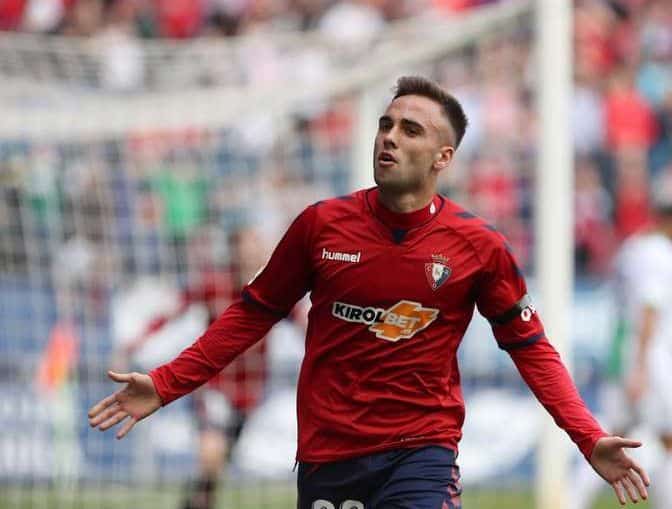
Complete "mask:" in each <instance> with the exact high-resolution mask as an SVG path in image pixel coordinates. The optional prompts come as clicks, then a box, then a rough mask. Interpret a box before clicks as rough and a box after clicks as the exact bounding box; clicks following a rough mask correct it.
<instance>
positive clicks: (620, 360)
mask: <svg viewBox="0 0 672 509" xmlns="http://www.w3.org/2000/svg"><path fill="white" fill-rule="evenodd" d="M652 196H653V209H654V210H653V215H654V217H655V219H654V220H655V224H654V225H653V227H651V228H649V229H647V230H646V231H643V232H640V233H637V234H634V235H632V236H631V237H630V238H628V239H627V240H626V241H625V242H624V243H623V245H622V246H621V248H620V249H619V251H618V253H617V255H616V259H615V264H614V265H615V267H614V269H615V280H616V285H615V290H616V297H617V304H618V312H619V319H618V322H617V328H616V334H615V339H614V341H613V345H612V350H611V354H610V358H609V365H608V376H609V382H608V383H607V385H606V387H605V390H604V394H603V395H602V399H603V400H604V401H603V406H604V410H605V422H606V425H608V426H609V427H610V428H611V429H613V430H615V431H616V432H619V433H620V432H625V431H628V430H630V429H632V428H634V426H636V425H637V424H645V425H648V426H649V427H651V428H652V430H653V431H655V432H656V433H657V434H658V436H659V438H660V441H661V443H662V446H663V450H664V453H665V454H664V456H663V461H662V463H661V465H660V467H659V468H658V471H657V472H656V473H657V475H656V476H654V477H657V479H655V480H656V483H655V485H656V489H655V490H654V491H653V493H652V497H651V502H652V504H651V505H652V507H654V508H656V509H666V508H669V507H670V501H671V500H672V396H671V395H670V390H669V389H670V387H672V371H670V366H672V186H669V188H666V186H665V185H664V182H663V185H657V186H656V187H655V188H654V190H653V192H652ZM595 491H596V487H595V486H594V485H593V484H592V483H591V482H589V481H588V479H586V478H585V476H584V475H582V476H580V477H579V479H578V491H577V492H576V495H577V496H578V498H577V500H576V502H577V504H576V508H577V509H586V508H587V507H589V505H590V502H591V500H592V498H593V496H594V492H595Z"/></svg>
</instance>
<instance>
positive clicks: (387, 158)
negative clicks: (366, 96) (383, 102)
mask: <svg viewBox="0 0 672 509" xmlns="http://www.w3.org/2000/svg"><path fill="white" fill-rule="evenodd" d="M453 139H454V138H453V132H452V129H451V127H450V124H449V122H448V120H447V119H446V117H445V116H444V114H443V112H442V110H441V106H440V105H439V104H438V103H436V102H434V101H432V100H431V99H429V98H427V97H423V96H418V95H406V96H402V97H399V98H397V99H395V100H393V101H392V102H391V103H390V105H389V106H388V107H387V110H385V113H384V114H383V116H382V117H380V119H379V121H378V134H377V135H376V141H375V146H374V151H373V168H374V179H375V181H376V184H378V186H380V187H381V188H383V189H388V190H391V191H396V192H407V191H413V190H417V189H421V188H423V187H425V186H426V185H428V184H429V182H430V180H429V179H431V178H432V177H433V176H435V175H436V174H437V173H438V171H440V169H442V168H443V167H445V166H446V165H447V164H448V163H449V162H450V159H451V157H452V154H453V152H454V149H453V148H452V147H453V142H452V140H453Z"/></svg>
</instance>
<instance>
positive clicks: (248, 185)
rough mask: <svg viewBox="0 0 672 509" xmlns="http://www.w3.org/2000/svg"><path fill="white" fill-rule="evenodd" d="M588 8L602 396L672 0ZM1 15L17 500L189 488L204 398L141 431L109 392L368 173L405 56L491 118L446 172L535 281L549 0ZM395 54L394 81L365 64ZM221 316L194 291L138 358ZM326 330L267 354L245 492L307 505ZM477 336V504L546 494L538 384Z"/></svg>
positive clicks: (637, 221) (579, 127)
mask: <svg viewBox="0 0 672 509" xmlns="http://www.w3.org/2000/svg"><path fill="white" fill-rule="evenodd" d="M573 24H574V26H573V31H574V97H573V101H572V112H571V126H572V127H571V129H572V134H573V137H574V156H575V169H574V176H575V185H574V188H575V196H574V204H575V208H574V231H575V240H576V247H575V267H576V276H577V280H576V289H575V295H574V297H575V298H574V304H573V313H572V342H571V343H572V353H573V356H574V357H573V358H574V372H575V377H576V380H577V383H578V385H579V388H580V390H581V392H582V394H583V395H584V397H586V399H587V401H588V402H589V403H590V404H591V406H593V408H594V409H595V410H597V411H598V412H599V408H598V407H597V405H598V402H597V397H596V395H597V391H598V389H599V386H600V384H601V383H603V382H604V380H605V377H606V376H607V375H608V373H607V371H608V360H609V346H610V341H611V334H612V332H613V331H612V328H611V324H612V323H613V320H612V317H613V313H614V306H613V301H612V298H611V294H610V288H609V279H608V276H609V267H610V260H611V257H612V255H613V254H614V252H615V250H616V249H617V248H618V246H619V245H620V243H621V242H622V241H623V239H624V238H626V237H627V236H628V235H629V234H631V233H633V232H635V231H637V230H638V229H640V228H642V227H643V226H645V225H646V224H647V223H648V222H649V220H650V218H649V215H648V212H647V211H648V204H649V196H650V190H651V188H652V187H653V186H656V185H663V183H664V182H665V181H668V179H672V4H670V2H667V1H664V0H611V1H606V0H604V1H602V0H591V1H588V0H586V1H577V2H575V3H574V12H573ZM0 29H1V30H3V32H0V108H2V111H3V113H2V114H1V115H0V184H1V193H2V200H1V201H0V429H2V430H3V433H2V434H1V435H0V508H2V509H5V508H18V507H122V506H128V505H129V504H131V505H134V506H141V507H159V506H160V507H169V506H171V505H172V506H175V505H176V504H177V502H176V501H177V499H178V498H179V491H180V488H181V486H182V485H183V483H184V481H186V479H188V478H189V477H190V476H191V475H193V474H194V472H195V467H196V460H195V456H194V454H195V451H196V442H195V440H196V435H195V426H194V423H193V419H192V418H191V413H190V407H189V404H188V402H187V401H180V402H178V403H176V404H174V405H172V406H171V407H168V408H166V409H165V410H163V411H162V412H161V413H160V414H157V415H156V416H154V417H152V419H151V420H150V421H148V422H147V423H144V424H143V426H140V427H139V428H136V430H134V431H133V433H132V434H131V435H130V436H129V437H128V438H127V439H126V440H124V441H122V442H116V441H114V439H113V436H112V435H111V434H98V433H93V432H91V431H90V430H89V429H88V427H87V424H86V415H85V414H86V409H87V408H88V407H89V406H90V405H91V404H92V403H93V402H95V401H96V400H98V399H99V398H100V397H101V396H103V395H105V394H106V393H107V392H108V391H109V390H110V384H109V383H108V382H107V380H106V379H105V377H104V373H105V371H106V369H107V368H108V367H109V366H110V365H113V364H114V362H115V361H116V360H118V359H117V353H118V351H119V350H120V349H122V348H123V346H124V344H125V343H127V342H129V341H132V340H133V339H135V338H137V337H138V335H141V331H143V330H145V329H146V328H147V327H149V326H150V325H151V323H152V320H153V319H155V318H156V317H157V316H159V315H161V314H166V313H168V314H170V313H172V312H173V311H175V309H177V308H179V301H180V290H181V289H183V288H185V287H186V286H189V285H190V284H194V282H196V283H198V282H199V281H200V280H201V279H202V278H203V277H204V274H210V273H211V272H207V271H212V272H216V273H218V274H220V275H227V274H229V273H230V272H231V270H232V264H234V265H236V268H239V267H238V266H237V265H239V264H240V260H241V256H240V253H243V255H242V260H247V261H248V263H249V264H252V263H253V262H254V263H256V262H257V260H259V259H261V260H263V259H264V257H265V256H267V254H268V249H269V248H270V247H271V246H272V245H273V244H274V243H275V242H276V241H277V239H278V238H279V236H280V235H281V234H282V232H283V231H284V228H285V227H286V226H287V224H288V222H289V221H290V220H291V219H292V217H293V216H294V215H295V214H297V213H298V212H299V211H300V210H301V209H302V208H303V207H304V206H306V205H307V204H309V203H312V202H314V201H316V200H318V199H321V198H324V197H327V196H331V195H337V194H344V193H346V192H349V191H350V190H351V189H353V188H354V187H356V186H357V185H358V184H359V183H360V182H361V177H360V174H361V172H362V169H361V168H355V167H354V166H355V164H356V163H355V161H358V160H359V154H360V153H362V152H366V153H367V154H369V153H370V152H371V150H370V147H371V141H372V139H369V137H365V133H366V131H365V130H363V129H362V125H363V124H366V123H367V122H368V123H370V122H371V120H373V121H374V122H375V117H374V118H373V119H364V120H361V118H360V117H361V111H363V110H362V104H363V103H364V104H366V101H369V102H370V103H371V104H372V105H373V111H375V112H378V111H381V110H382V108H383V106H384V104H385V100H386V99H388V98H389V92H390V89H391V87H392V85H393V83H394V78H395V77H396V76H397V75H399V74H400V73H401V71H403V72H417V73H423V74H428V75H431V76H433V77H434V78H436V79H437V80H438V81H439V82H441V83H442V84H443V85H444V86H446V87H447V88H448V89H449V90H451V91H453V92H454V94H455V95H456V96H457V97H458V98H459V99H460V100H461V101H462V102H463V104H464V106H465V109H466V111H467V114H468V116H469V117H470V121H471V126H470V128H469V130H468V133H467V135H466V137H465V140H464V142H463V145H462V147H461V148H460V151H459V157H458V158H457V161H456V162H455V164H454V165H453V167H452V170H451V171H450V172H449V174H448V175H446V176H445V177H444V178H443V180H442V181H441V191H442V192H443V193H445V194H447V195H448V196H450V197H452V198H454V199H455V200H457V201H458V202H460V203H462V204H464V205H465V206H466V207H467V208H469V209H470V210H472V211H474V212H476V213H477V214H479V215H482V216H483V217H485V218H487V219H488V220H489V221H490V222H491V223H493V224H494V225H496V226H497V228H498V229H500V230H501V231H502V232H503V233H505V234H506V235H507V236H508V237H509V239H510V240H511V243H512V244H513V246H514V249H515V251H516V254H517V257H518V258H519V260H520V261H521V263H522V264H523V265H524V267H525V270H526V272H527V273H528V274H530V276H531V281H532V289H533V290H534V273H535V259H534V246H535V244H534V243H535V238H534V229H533V220H534V207H533V198H534V184H535V156H536V143H537V128H538V125H537V118H536V111H535V102H534V101H535V97H536V92H537V87H538V82H537V80H536V78H535V73H534V70H535V63H534V62H535V61H534V58H533V57H534V30H535V24H534V17H533V16H532V14H531V5H530V3H529V2H513V1H502V2H487V1H469V0H461V1H460V0H435V1H432V0H427V1H412V0H357V1H352V2H334V1H327V0H286V1H281V0H239V1H234V0H231V1H216V0H210V1H206V0H202V1H186V0H184V1H176V0H173V1H168V0H165V1H162V0H155V1H151V0H108V1H102V0H62V1H58V0H54V1H48V0H4V1H3V2H0ZM447 39H450V41H449V43H444V42H442V41H443V40H447ZM409 54H413V55H414V57H413V59H408V61H407V62H406V63H405V64H404V65H406V67H403V69H402V68H400V69H396V68H395V67H393V66H391V64H393V63H394V61H395V60H399V61H402V62H403V61H404V59H405V58H406V57H407V56H408V55H409ZM542 58H543V57H542ZM386 64H389V65H390V67H389V69H390V74H389V75H388V76H387V79H386V80H378V81H376V82H374V83H370V82H369V81H367V80H366V72H367V70H373V69H377V68H379V67H380V66H381V65H386ZM379 74H380V73H379ZM364 111H367V110H366V109H364ZM369 111H370V109H369ZM376 114H377V113H376ZM367 170H368V166H367ZM241 230H253V231H254V237H253V239H254V240H253V241H248V242H247V244H245V242H244V241H241V240H240V239H241V236H239V235H238V236H232V233H234V232H240V231H241ZM235 253H238V257H237V258H236V256H235ZM541 307H542V309H543V303H541ZM202 320H203V318H202V315H199V309H198V306H194V307H193V308H191V307H190V308H189V309H188V310H187V311H185V312H184V313H181V314H180V315H179V317H178V318H176V319H175V320H173V321H172V322H171V324H170V326H169V327H166V330H164V331H163V332H162V333H161V334H156V337H153V338H151V340H150V341H149V342H148V343H147V344H148V345H154V348H151V347H148V348H146V349H145V350H142V349H141V351H140V352H139V353H137V354H136V355H135V356H134V357H133V359H132V360H131V363H130V364H131V366H132V367H134V368H136V369H141V368H143V367H146V366H149V365H151V364H152V363H156V362H158V361H159V360H161V359H163V358H166V357H167V356H170V354H171V352H175V351H177V350H178V349H179V347H180V346H181V345H183V344H184V342H185V341H189V340H190V339H192V338H193V337H195V336H196V334H197V332H196V331H197V330H198V328H199V327H200V326H201V324H202ZM301 333H302V331H301V328H300V320H299V325H297V324H283V326H282V327H280V328H279V329H278V330H276V332H275V333H274V334H273V335H272V336H271V337H270V338H269V349H268V352H267V353H268V358H267V359H264V358H262V357H261V356H259V357H258V358H257V359H256V362H257V363H258V365H255V364H254V362H255V361H254V358H253V361H252V362H253V365H252V366H251V367H250V369H252V370H254V369H264V368H263V366H264V365H265V364H266V363H268V369H269V383H268V384H267V387H266V397H265V402H264V404H263V405H262V406H261V408H260V410H259V413H258V415H257V416H255V418H253V419H252V422H250V426H249V427H248V428H249V429H248V430H247V431H246V432H245V433H244V434H243V436H242V439H241V445H240V447H238V448H237V449H236V450H235V451H234V455H233V464H232V465H231V467H230V468H229V471H228V473H227V474H226V476H227V477H228V479H229V481H228V482H227V485H226V486H227V487H226V488H225V491H224V492H223V493H222V496H221V498H220V507H245V508H247V507H249V508H252V507H255V508H259V507H274V508H275V507H291V506H292V500H293V496H294V495H293V485H292V479H293V477H292V476H293V474H292V464H293V461H292V458H293V447H294V445H293V439H294V437H293V434H294V432H295V428H294V427H295V424H294V423H293V416H294V409H293V396H292V390H293V385H292V384H293V379H294V375H295V370H296V367H297V365H298V362H299V361H300V355H301ZM460 355H461V356H462V364H461V366H462V368H461V369H462V374H463V380H464V384H465V390H466V395H467V414H468V417H467V425H466V428H465V439H464V443H463V446H462V450H461V456H460V460H461V468H462V475H463V478H464V482H465V486H466V490H465V491H466V493H467V495H466V498H465V506H466V507H470V506H471V507H474V506H477V507H490V506H491V505H489V504H493V505H492V507H495V505H494V504H497V505H496V507H504V505H502V504H509V505H510V507H517V508H521V507H532V501H531V494H530V490H531V482H532V481H531V480H532V478H533V475H534V469H535V467H534V464H535V462H534V450H535V447H536V445H537V443H538V439H539V436H540V426H541V425H540V423H539V412H538V410H537V408H536V407H535V403H534V401H533V400H532V399H531V398H530V396H529V393H528V392H527V390H526V389H525V388H524V386H523V385H522V383H521V382H520V381H519V379H518V375H517V374H516V373H515V369H514V368H513V366H512V363H511V362H510V360H509V359H508V357H507V356H506V355H505V354H504V353H502V352H499V351H497V349H496V347H495V345H494V341H493V340H492V337H491V334H490V332H489V330H488V328H487V325H486V324H484V323H483V322H482V321H480V320H477V321H476V322H475V323H474V326H473V327H472V328H471V329H470V332H469V334H468V336H467V337H466V338H465V342H464V344H463V346H462V348H461V352H460ZM504 409H506V410H504ZM512 409H515V411H514V412H512ZM511 413H515V415H517V416H518V418H516V419H515V420H514V421H510V420H504V416H505V415H510V414H511ZM642 433H643V436H646V430H643V431H642ZM651 454H654V453H651ZM573 461H579V458H578V455H577V457H575V458H573ZM602 503H603V505H602V506H601V507H609V505H607V503H606V502H602ZM467 504H468V505H467Z"/></svg>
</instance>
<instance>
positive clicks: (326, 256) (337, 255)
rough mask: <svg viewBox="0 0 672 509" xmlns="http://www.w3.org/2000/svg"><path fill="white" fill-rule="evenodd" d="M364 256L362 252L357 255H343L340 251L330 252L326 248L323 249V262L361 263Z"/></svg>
mask: <svg viewBox="0 0 672 509" xmlns="http://www.w3.org/2000/svg"><path fill="white" fill-rule="evenodd" d="M361 256H362V252H361V251H357V252H356V253H341V252H339V251H329V250H327V249H326V248H323V249H322V259H323V260H335V261H338V262H349V263H359V259H360V258H361Z"/></svg>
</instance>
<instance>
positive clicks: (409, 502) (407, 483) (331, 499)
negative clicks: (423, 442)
mask: <svg viewBox="0 0 672 509" xmlns="http://www.w3.org/2000/svg"><path fill="white" fill-rule="evenodd" d="M298 493H299V502H298V505H297V507H298V509H460V507H461V505H460V494H461V493H462V487H461V485H460V470H459V468H458V467H457V465H456V464H455V452H454V451H452V450H450V449H447V448H445V447H438V446H429V447H422V448H418V449H396V450H393V451H386V452H382V453H378V454H372V455H370V456H362V457H360V458H354V459H350V460H344V461H336V462H333V463H303V462H302V463H300V464H299V476H298Z"/></svg>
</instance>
